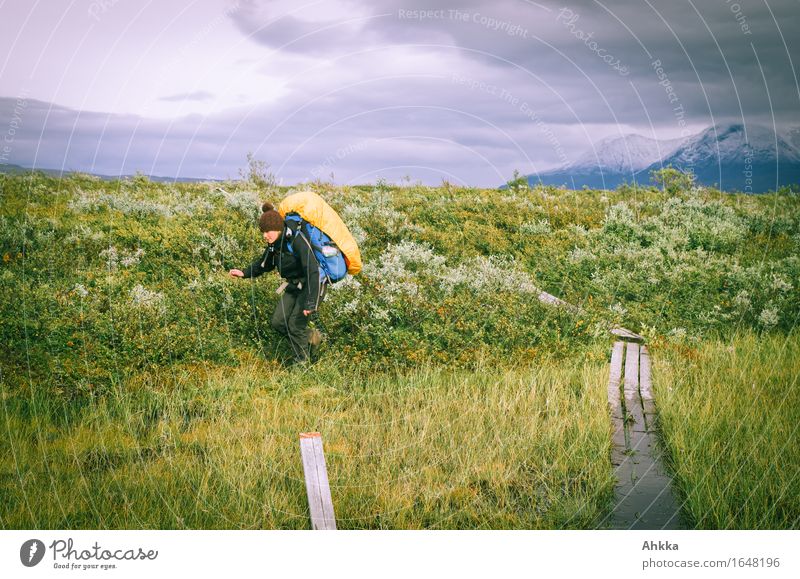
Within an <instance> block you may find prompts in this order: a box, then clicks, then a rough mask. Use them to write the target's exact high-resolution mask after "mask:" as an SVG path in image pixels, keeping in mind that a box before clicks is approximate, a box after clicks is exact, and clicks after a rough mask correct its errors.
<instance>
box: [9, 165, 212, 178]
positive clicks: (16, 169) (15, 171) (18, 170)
mask: <svg viewBox="0 0 800 579" xmlns="http://www.w3.org/2000/svg"><path fill="white" fill-rule="evenodd" d="M31 171H38V172H40V173H44V174H45V175H50V176H51V177H61V176H68V175H71V174H73V173H84V171H69V170H66V169H64V170H59V169H40V168H38V167H37V168H36V169H34V168H31V167H22V166H21V165H14V164H11V163H0V174H2V173H5V174H7V175H23V174H25V173H30V172H31ZM90 175H92V176H94V177H97V178H99V179H102V180H103V181H113V180H115V179H132V178H133V177H135V176H136V175H100V174H97V173H90ZM145 176H146V177H147V178H148V179H150V180H151V181H155V182H158V183H202V182H204V181H222V179H203V178H201V177H163V176H160V175H145Z"/></svg>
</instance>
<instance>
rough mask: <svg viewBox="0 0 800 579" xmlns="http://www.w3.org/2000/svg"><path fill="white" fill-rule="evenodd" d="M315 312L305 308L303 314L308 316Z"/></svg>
mask: <svg viewBox="0 0 800 579" xmlns="http://www.w3.org/2000/svg"><path fill="white" fill-rule="evenodd" d="M313 313H314V310H303V315H304V316H306V317H308V316H310V315H311V314H313Z"/></svg>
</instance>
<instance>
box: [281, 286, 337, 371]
mask: <svg viewBox="0 0 800 579" xmlns="http://www.w3.org/2000/svg"><path fill="white" fill-rule="evenodd" d="M326 290H327V284H325V283H323V284H322V285H321V287H320V297H319V303H320V304H321V303H322V300H324V299H325V293H326ZM307 296H308V290H307V289H306V287H305V284H304V287H303V289H302V290H300V291H299V292H297V293H289V291H288V290H287V291H284V292H283V293H282V294H281V297H280V299H279V300H278V304H277V305H276V306H275V312H274V313H273V314H272V329H274V330H275V331H276V332H278V333H280V334H283V335H284V336H286V337H287V338H289V344H290V345H291V346H292V352H293V353H294V359H295V361H297V362H305V361H306V360H308V359H309V358H308V331H309V329H308V318H309V316H304V315H303V308H304V307H305V304H306V297H307Z"/></svg>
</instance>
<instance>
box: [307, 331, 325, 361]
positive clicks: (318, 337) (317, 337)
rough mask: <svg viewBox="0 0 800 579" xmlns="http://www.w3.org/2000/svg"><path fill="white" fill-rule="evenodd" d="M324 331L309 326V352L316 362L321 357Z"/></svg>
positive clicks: (312, 359)
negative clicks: (320, 350) (320, 348)
mask: <svg viewBox="0 0 800 579" xmlns="http://www.w3.org/2000/svg"><path fill="white" fill-rule="evenodd" d="M324 339H325V338H324V336H323V335H322V332H320V331H319V330H318V329H317V328H309V330H308V353H309V357H310V358H311V361H312V362H316V361H317V358H318V357H319V347H320V346H321V345H322V342H323V340H324Z"/></svg>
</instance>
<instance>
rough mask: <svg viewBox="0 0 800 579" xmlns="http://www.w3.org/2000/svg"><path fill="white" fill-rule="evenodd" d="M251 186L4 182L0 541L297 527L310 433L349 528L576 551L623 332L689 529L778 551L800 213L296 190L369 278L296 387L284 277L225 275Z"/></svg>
mask: <svg viewBox="0 0 800 579" xmlns="http://www.w3.org/2000/svg"><path fill="white" fill-rule="evenodd" d="M262 184H263V183H262V182H260V181H258V180H252V179H251V180H249V181H248V180H241V181H236V182H228V183H197V184H163V183H154V182H151V181H149V180H148V179H147V178H145V177H136V178H132V179H127V180H122V181H101V180H99V179H97V178H94V177H90V176H85V175H74V176H70V177H67V178H63V179H56V178H51V177H47V176H44V175H37V174H32V175H18V176H0V194H1V195H2V210H0V255H2V261H1V262H0V298H1V299H0V324H1V325H0V339H2V342H3V355H2V358H1V359H0V401H1V402H2V411H1V414H2V430H3V433H4V435H3V436H2V437H0V526H2V527H3V528H308V526H309V521H308V509H307V506H306V499H305V489H304V485H303V481H302V466H301V463H300V458H299V444H298V437H297V435H298V433H299V432H303V431H310V430H319V431H321V432H322V433H323V441H324V444H325V449H326V458H327V460H328V466H329V472H330V477H331V483H332V493H333V496H334V505H335V508H336V511H337V520H338V522H339V526H340V527H342V528H594V527H596V526H597V525H598V524H600V522H601V521H603V520H605V518H606V517H605V515H606V514H607V513H608V512H609V510H610V509H611V507H612V504H611V503H612V500H613V485H614V472H613V468H612V466H611V464H610V460H609V456H610V450H611V447H610V436H611V423H610V419H609V416H608V410H607V408H606V394H605V392H606V382H607V379H608V357H609V351H610V347H611V337H610V335H609V333H608V329H609V327H611V326H612V325H614V324H622V325H624V326H625V327H627V328H628V329H631V330H633V331H636V332H639V333H641V334H642V335H644V336H645V338H646V340H647V342H648V345H649V347H650V350H651V354H652V358H653V378H654V382H655V389H656V397H657V405H658V408H659V411H660V413H661V416H662V422H661V424H662V430H661V433H660V435H661V437H662V439H663V442H664V443H665V445H666V448H667V451H668V456H669V457H670V465H669V466H670V468H671V469H672V470H673V472H674V476H675V481H676V488H677V489H678V491H679V493H680V495H681V496H680V498H681V501H682V502H683V503H684V510H685V513H686V518H687V520H690V521H692V523H693V524H694V525H696V526H698V527H701V528H792V527H796V526H797V525H798V517H799V516H800V505H798V502H797V496H800V493H798V492H797V491H798V490H800V489H798V484H799V483H798V480H797V474H798V466H797V465H798V464H799V463H798V460H797V458H798V457H797V456H796V454H797V450H796V449H797V447H798V445H797V442H798V436H797V432H796V431H795V430H794V425H795V424H797V423H798V418H800V417H798V412H800V410H799V409H800V406H799V404H798V403H799V402H800V400H798V391H797V376H798V366H797V363H798V362H797V360H798V356H797V354H798V349H799V348H800V346H799V345H798V339H797V333H796V331H795V326H796V323H797V318H798V313H800V289H799V288H798V284H800V282H799V281H798V280H800V196H798V195H796V194H791V193H788V192H779V193H773V194H769V195H760V196H747V195H741V194H725V193H721V192H719V191H716V190H713V189H707V188H691V189H685V190H678V191H676V190H674V189H670V188H667V187H664V190H661V189H657V188H646V187H627V186H624V187H621V188H619V189H618V190H616V191H592V190H583V191H569V190H563V189H557V188H553V187H536V188H528V187H527V186H523V185H521V184H519V183H511V184H510V185H511V186H510V187H509V188H507V189H502V190H478V189H470V188H462V187H455V186H453V185H450V184H448V183H443V184H442V186H441V187H435V188H434V187H425V186H422V185H416V186H415V185H408V186H405V187H395V186H390V185H388V184H386V183H384V182H378V183H376V184H374V185H369V186H354V187H339V186H332V185H326V184H323V183H315V184H312V185H309V186H310V187H313V188H315V190H317V191H318V192H319V193H320V194H321V195H323V196H324V197H325V198H326V199H327V201H328V202H329V203H330V204H331V205H332V206H333V207H334V208H335V209H336V210H337V211H338V212H339V214H340V215H341V216H342V218H343V219H344V221H345V222H346V223H347V224H348V227H349V228H350V229H351V231H352V232H353V234H354V236H355V237H356V238H357V240H358V241H359V244H360V247H361V250H362V255H363V258H364V262H365V267H364V270H363V272H362V273H361V274H360V275H358V276H355V277H353V278H348V279H347V280H346V281H344V282H341V283H339V284H337V285H336V286H335V287H334V288H333V289H332V290H331V292H330V293H329V295H328V297H327V298H326V301H325V303H324V304H323V306H322V308H321V310H320V315H319V319H318V320H316V321H315V323H316V324H317V325H318V326H319V327H320V328H321V329H322V330H323V332H324V333H325V334H326V335H327V336H328V340H327V342H326V344H325V347H324V349H323V351H322V353H321V359H320V361H319V362H318V363H317V364H316V365H314V366H312V367H311V368H310V369H308V370H305V371H298V370H296V369H291V368H289V367H287V366H286V365H285V362H286V360H287V359H288V358H289V357H290V356H289V354H290V352H289V349H288V345H287V344H285V343H284V342H283V341H282V339H279V337H278V336H277V335H276V334H274V333H273V332H272V330H271V329H270V323H269V321H270V315H271V313H272V308H273V307H274V303H275V299H276V296H275V293H274V292H275V289H276V288H277V286H278V284H279V282H280V280H279V279H278V277H277V276H276V275H274V274H268V275H265V276H262V277H260V278H257V279H255V280H241V279H234V278H231V277H230V276H228V275H227V271H228V270H229V269H231V268H242V267H243V266H245V265H247V264H248V263H250V262H251V261H252V260H253V259H254V258H255V257H256V256H258V255H259V254H260V251H261V243H262V241H261V239H260V234H259V232H258V230H257V228H256V218H257V216H258V207H259V206H260V202H261V201H263V200H265V199H270V200H273V201H276V200H279V199H280V198H281V197H282V196H284V195H285V194H286V193H288V192H289V189H287V188H273V189H271V190H269V191H266V190H263V189H259V186H260V185H262ZM540 291H547V292H549V293H551V294H554V295H556V296H559V297H561V298H562V299H564V300H566V301H568V302H570V303H573V304H576V305H578V306H580V310H578V311H577V312H573V311H571V310H566V309H561V308H555V307H552V306H549V305H546V304H543V303H541V302H540V301H539V300H538V299H537V296H538V294H539V292H540ZM767 473H769V475H768V476H765V475H766V474H767Z"/></svg>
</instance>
